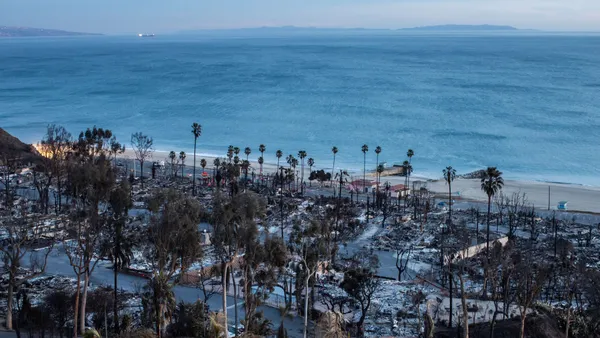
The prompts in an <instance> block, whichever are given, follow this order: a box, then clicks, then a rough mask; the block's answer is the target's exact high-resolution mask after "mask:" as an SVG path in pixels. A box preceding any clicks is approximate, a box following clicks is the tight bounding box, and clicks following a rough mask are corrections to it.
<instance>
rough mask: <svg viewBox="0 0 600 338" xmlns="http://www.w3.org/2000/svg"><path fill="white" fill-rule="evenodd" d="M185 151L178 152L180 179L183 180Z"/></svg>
mask: <svg viewBox="0 0 600 338" xmlns="http://www.w3.org/2000/svg"><path fill="white" fill-rule="evenodd" d="M185 158H186V155H185V151H180V152H179V161H180V162H181V179H183V168H185Z"/></svg>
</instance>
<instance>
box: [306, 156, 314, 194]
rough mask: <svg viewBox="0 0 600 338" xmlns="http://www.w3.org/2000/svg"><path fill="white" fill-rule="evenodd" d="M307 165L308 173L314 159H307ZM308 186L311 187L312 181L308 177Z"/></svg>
mask: <svg viewBox="0 0 600 338" xmlns="http://www.w3.org/2000/svg"><path fill="white" fill-rule="evenodd" d="M307 164H308V167H309V168H310V173H311V174H312V167H313V165H315V160H314V159H313V158H312V157H311V158H309V159H308V162H307ZM308 180H309V181H308V186H310V187H312V181H311V180H310V178H309V179H308Z"/></svg>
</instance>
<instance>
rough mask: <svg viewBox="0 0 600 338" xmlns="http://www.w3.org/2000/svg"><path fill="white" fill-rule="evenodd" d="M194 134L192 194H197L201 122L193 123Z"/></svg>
mask: <svg viewBox="0 0 600 338" xmlns="http://www.w3.org/2000/svg"><path fill="white" fill-rule="evenodd" d="M192 134H193V135H194V171H193V174H192V196H196V144H197V143H198V137H200V135H202V126H201V125H200V124H199V123H197V122H194V123H192Z"/></svg>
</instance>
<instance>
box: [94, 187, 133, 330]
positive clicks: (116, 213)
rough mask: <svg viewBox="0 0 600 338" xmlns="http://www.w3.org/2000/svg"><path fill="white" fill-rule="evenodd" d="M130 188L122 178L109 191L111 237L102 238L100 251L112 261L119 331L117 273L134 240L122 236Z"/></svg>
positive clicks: (130, 251) (130, 204)
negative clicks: (114, 187)
mask: <svg viewBox="0 0 600 338" xmlns="http://www.w3.org/2000/svg"><path fill="white" fill-rule="evenodd" d="M130 191H131V188H130V187H129V184H128V183H127V181H125V180H123V181H121V183H120V184H119V185H118V186H117V188H116V189H114V190H113V191H112V192H111V193H110V198H109V204H110V211H111V218H109V224H110V225H111V227H110V232H111V233H112V236H111V237H108V236H107V237H106V238H105V239H104V243H103V248H102V250H101V251H102V253H103V254H104V255H106V256H107V257H108V259H109V260H110V261H111V262H112V263H113V277H114V287H113V292H114V293H113V296H114V304H113V311H114V314H113V316H114V323H115V331H116V332H117V333H119V311H118V307H117V304H118V290H119V288H118V278H117V277H118V273H119V271H120V270H122V269H124V268H126V267H127V266H128V265H129V263H130V261H131V257H132V256H133V246H134V242H135V241H134V240H133V239H132V238H131V236H124V234H123V228H124V227H125V226H126V224H127V219H128V213H129V209H130V208H131V207H132V205H133V203H132V201H131V193H130Z"/></svg>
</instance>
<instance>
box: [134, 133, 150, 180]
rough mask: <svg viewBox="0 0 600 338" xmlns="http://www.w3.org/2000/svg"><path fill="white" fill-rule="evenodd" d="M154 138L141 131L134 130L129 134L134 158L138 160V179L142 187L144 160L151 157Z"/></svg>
mask: <svg viewBox="0 0 600 338" xmlns="http://www.w3.org/2000/svg"><path fill="white" fill-rule="evenodd" d="M153 145H154V140H153V139H152V137H150V136H148V135H144V134H143V133H142V132H136V133H133V134H131V146H132V148H133V152H134V153H135V157H136V159H137V160H138V161H139V162H140V180H141V182H142V188H143V187H144V162H146V160H147V159H149V158H151V157H152V152H154V149H153Z"/></svg>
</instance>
